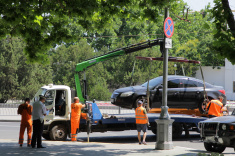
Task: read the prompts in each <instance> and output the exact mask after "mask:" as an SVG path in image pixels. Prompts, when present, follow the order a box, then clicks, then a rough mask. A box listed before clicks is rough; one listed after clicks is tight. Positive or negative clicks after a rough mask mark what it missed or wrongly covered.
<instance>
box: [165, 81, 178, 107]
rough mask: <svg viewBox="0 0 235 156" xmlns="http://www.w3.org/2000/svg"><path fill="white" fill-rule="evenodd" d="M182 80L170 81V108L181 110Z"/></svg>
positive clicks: (168, 96) (168, 97) (168, 92)
mask: <svg viewBox="0 0 235 156" xmlns="http://www.w3.org/2000/svg"><path fill="white" fill-rule="evenodd" d="M179 89H180V79H173V80H169V81H168V90H167V105H168V107H169V108H180V107H181V105H180V91H179Z"/></svg>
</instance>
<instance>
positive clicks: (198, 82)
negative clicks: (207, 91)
mask: <svg viewBox="0 0 235 156" xmlns="http://www.w3.org/2000/svg"><path fill="white" fill-rule="evenodd" d="M189 81H194V82H195V83H197V87H203V86H204V85H203V81H202V80H198V79H189ZM205 85H206V88H213V85H212V84H210V83H207V82H205Z"/></svg>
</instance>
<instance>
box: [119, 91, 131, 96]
mask: <svg viewBox="0 0 235 156" xmlns="http://www.w3.org/2000/svg"><path fill="white" fill-rule="evenodd" d="M132 94H134V92H132V91H130V92H124V93H122V94H121V95H120V97H128V96H131V95H132Z"/></svg>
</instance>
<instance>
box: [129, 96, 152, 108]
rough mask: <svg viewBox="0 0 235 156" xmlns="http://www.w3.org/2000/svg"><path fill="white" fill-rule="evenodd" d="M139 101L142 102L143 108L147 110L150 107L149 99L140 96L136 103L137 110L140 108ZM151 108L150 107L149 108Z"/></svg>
mask: <svg viewBox="0 0 235 156" xmlns="http://www.w3.org/2000/svg"><path fill="white" fill-rule="evenodd" d="M138 101H142V102H143V107H144V108H147V105H148V101H147V97H146V96H139V97H138V98H137V99H136V100H135V103H134V106H133V108H137V107H138ZM149 107H150V106H149Z"/></svg>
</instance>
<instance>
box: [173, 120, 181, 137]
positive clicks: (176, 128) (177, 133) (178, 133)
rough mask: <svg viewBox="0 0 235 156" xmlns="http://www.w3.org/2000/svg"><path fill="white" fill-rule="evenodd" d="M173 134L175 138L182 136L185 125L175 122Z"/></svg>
mask: <svg viewBox="0 0 235 156" xmlns="http://www.w3.org/2000/svg"><path fill="white" fill-rule="evenodd" d="M172 126H173V127H172V135H173V137H174V138H177V137H180V136H181V135H182V133H183V127H182V125H181V124H180V123H173V125H172Z"/></svg>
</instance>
